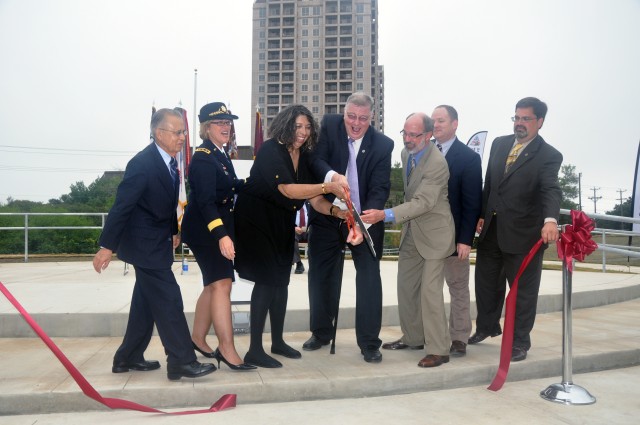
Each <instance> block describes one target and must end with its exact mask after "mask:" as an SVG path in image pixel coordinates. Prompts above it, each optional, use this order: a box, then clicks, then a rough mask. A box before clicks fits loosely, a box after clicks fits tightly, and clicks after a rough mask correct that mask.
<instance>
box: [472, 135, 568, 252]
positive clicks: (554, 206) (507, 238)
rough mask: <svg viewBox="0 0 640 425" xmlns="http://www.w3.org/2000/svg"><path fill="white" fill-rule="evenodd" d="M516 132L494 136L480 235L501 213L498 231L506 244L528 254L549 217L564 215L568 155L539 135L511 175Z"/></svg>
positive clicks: (502, 245)
mask: <svg viewBox="0 0 640 425" xmlns="http://www.w3.org/2000/svg"><path fill="white" fill-rule="evenodd" d="M514 141H515V136H514V135H510V136H502V137H498V138H497V139H495V140H494V141H493V144H492V145H491V154H490V156H489V165H488V167H487V173H486V176H485V180H484V189H483V192H482V213H481V217H483V218H484V220H485V222H484V226H483V229H482V233H481V234H480V240H482V239H484V236H485V234H486V232H487V229H489V225H490V224H491V220H492V219H493V217H498V220H497V224H498V227H497V234H498V244H499V246H500V249H501V250H502V251H504V252H507V253H511V254H523V253H527V252H529V251H530V250H531V247H532V246H533V245H534V244H535V243H536V242H537V241H538V240H539V239H540V230H541V229H542V226H543V225H544V219H545V218H547V217H553V218H555V219H556V220H557V219H558V216H559V214H560V201H561V199H562V190H561V189H560V185H559V184H558V171H559V170H560V165H561V164H562V154H561V153H560V152H558V151H557V150H556V149H555V148H554V147H553V146H551V145H549V144H547V143H546V142H545V141H544V139H543V138H542V137H540V136H539V135H538V136H536V137H535V138H534V139H533V140H532V141H531V142H530V143H529V145H527V147H526V148H524V149H523V150H522V151H521V152H520V154H519V155H518V158H517V159H516V161H515V162H514V163H513V165H511V167H510V168H509V171H508V172H507V173H506V174H505V173H504V169H505V164H506V161H507V156H508V155H509V151H510V150H511V147H512V145H513V143H514Z"/></svg>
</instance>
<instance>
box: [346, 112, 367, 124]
mask: <svg viewBox="0 0 640 425" xmlns="http://www.w3.org/2000/svg"><path fill="white" fill-rule="evenodd" d="M347 118H349V120H351V121H356V120H357V121H358V122H359V123H361V124H364V123H366V122H369V120H370V119H371V116H370V115H361V116H357V115H356V114H347Z"/></svg>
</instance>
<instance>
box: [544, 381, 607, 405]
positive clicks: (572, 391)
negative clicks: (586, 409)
mask: <svg viewBox="0 0 640 425" xmlns="http://www.w3.org/2000/svg"><path fill="white" fill-rule="evenodd" d="M540 397H542V398H543V399H545V400H548V401H553V402H555V403H562V404H593V403H595V402H596V398H595V397H594V396H592V395H591V394H589V391H587V390H585V389H584V388H582V387H581V386H579V385H574V384H571V383H563V384H552V385H549V386H548V387H547V388H546V389H544V390H543V391H540Z"/></svg>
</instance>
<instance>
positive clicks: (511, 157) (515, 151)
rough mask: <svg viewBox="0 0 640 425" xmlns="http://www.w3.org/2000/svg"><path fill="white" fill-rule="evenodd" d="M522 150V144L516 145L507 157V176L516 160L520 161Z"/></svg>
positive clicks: (505, 169) (505, 168)
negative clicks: (519, 156)
mask: <svg viewBox="0 0 640 425" xmlns="http://www.w3.org/2000/svg"><path fill="white" fill-rule="evenodd" d="M521 150H522V143H516V144H515V145H513V147H512V148H511V152H509V156H507V162H506V164H505V166H504V173H505V174H507V172H508V171H509V168H511V166H512V165H513V163H514V162H516V159H518V155H519V154H520V151H521Z"/></svg>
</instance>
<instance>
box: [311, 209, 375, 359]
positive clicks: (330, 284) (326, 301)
mask: <svg viewBox="0 0 640 425" xmlns="http://www.w3.org/2000/svg"><path fill="white" fill-rule="evenodd" d="M333 224H334V223H333V222H330V221H329V220H322V221H321V222H320V223H319V224H318V223H312V225H311V228H310V230H309V248H308V254H309V312H310V329H311V332H313V334H314V335H315V336H316V337H317V338H318V339H320V340H322V341H324V342H328V341H330V340H331V339H332V338H333V320H334V318H335V316H336V312H337V311H338V304H339V302H340V290H341V285H342V280H341V277H342V276H341V271H342V267H343V265H342V264H340V262H341V261H342V249H343V248H344V240H345V239H346V225H344V226H341V227H339V226H337V225H335V226H333ZM379 224H380V225H381V226H379V227H380V229H375V230H381V231H382V232H384V226H383V225H382V223H379ZM371 229H373V226H372V227H371ZM375 230H372V231H371V233H372V235H371V236H372V238H375V237H376V231H375ZM383 234H384V233H383ZM374 240H375V239H374ZM380 245H382V244H380ZM349 250H350V251H351V255H352V258H353V262H354V263H355V267H356V338H357V341H358V346H359V347H360V348H378V347H380V345H381V344H382V341H381V340H380V338H379V335H380V327H381V325H382V280H381V279H380V260H379V258H374V257H373V255H371V251H370V250H369V247H368V246H367V243H366V242H363V243H361V244H360V245H357V246H351V245H349Z"/></svg>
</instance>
